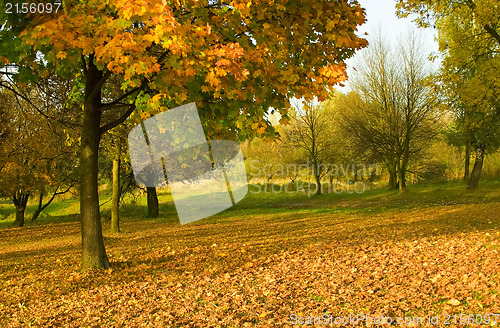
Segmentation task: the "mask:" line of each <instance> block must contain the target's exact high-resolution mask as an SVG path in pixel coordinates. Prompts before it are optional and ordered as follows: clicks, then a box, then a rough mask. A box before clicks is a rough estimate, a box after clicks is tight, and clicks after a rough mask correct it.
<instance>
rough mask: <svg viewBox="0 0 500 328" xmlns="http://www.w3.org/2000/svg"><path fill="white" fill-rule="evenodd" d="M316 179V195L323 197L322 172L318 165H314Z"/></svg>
mask: <svg viewBox="0 0 500 328" xmlns="http://www.w3.org/2000/svg"><path fill="white" fill-rule="evenodd" d="M314 179H315V180H316V193H315V194H316V195H321V171H320V167H319V165H318V164H314Z"/></svg>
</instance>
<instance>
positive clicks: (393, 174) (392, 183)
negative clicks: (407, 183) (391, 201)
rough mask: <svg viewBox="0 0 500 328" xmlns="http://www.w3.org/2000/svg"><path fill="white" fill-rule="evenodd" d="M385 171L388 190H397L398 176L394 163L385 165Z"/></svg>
mask: <svg viewBox="0 0 500 328" xmlns="http://www.w3.org/2000/svg"><path fill="white" fill-rule="evenodd" d="M387 170H388V171H389V189H390V190H395V189H398V176H397V169H396V163H395V162H390V163H388V164H387Z"/></svg>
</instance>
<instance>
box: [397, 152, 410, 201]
mask: <svg viewBox="0 0 500 328" xmlns="http://www.w3.org/2000/svg"><path fill="white" fill-rule="evenodd" d="M408 157H409V156H408V154H403V158H402V159H401V164H400V165H399V170H398V180H399V192H406V191H408V188H407V187H406V170H407V168H408Z"/></svg>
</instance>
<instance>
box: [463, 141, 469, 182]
mask: <svg viewBox="0 0 500 328" xmlns="http://www.w3.org/2000/svg"><path fill="white" fill-rule="evenodd" d="M469 171H470V143H468V142H467V143H466V144H465V164H464V181H468V180H469V175H470V173H469Z"/></svg>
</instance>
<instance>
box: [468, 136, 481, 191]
mask: <svg viewBox="0 0 500 328" xmlns="http://www.w3.org/2000/svg"><path fill="white" fill-rule="evenodd" d="M483 162H484V146H479V147H477V149H476V160H475V161H474V167H473V168H472V173H471V174H470V177H469V182H468V183H467V189H476V188H477V187H478V186H479V179H480V178H481V172H482V170H483Z"/></svg>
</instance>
